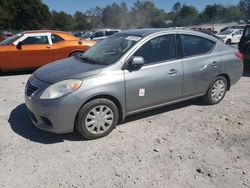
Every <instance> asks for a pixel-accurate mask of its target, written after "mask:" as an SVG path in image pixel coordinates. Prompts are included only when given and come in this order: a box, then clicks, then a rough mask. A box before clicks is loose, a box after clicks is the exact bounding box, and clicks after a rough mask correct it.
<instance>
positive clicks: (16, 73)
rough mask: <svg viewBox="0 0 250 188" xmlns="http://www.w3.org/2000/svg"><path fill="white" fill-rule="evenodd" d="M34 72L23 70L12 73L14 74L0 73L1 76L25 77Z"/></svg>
mask: <svg viewBox="0 0 250 188" xmlns="http://www.w3.org/2000/svg"><path fill="white" fill-rule="evenodd" d="M34 71H35V70H25V71H14V72H0V77H1V76H17V75H26V74H32V73H33V72H34Z"/></svg>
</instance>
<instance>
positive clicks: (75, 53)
mask: <svg viewBox="0 0 250 188" xmlns="http://www.w3.org/2000/svg"><path fill="white" fill-rule="evenodd" d="M81 54H84V52H73V53H72V54H70V55H69V57H75V56H78V55H81Z"/></svg>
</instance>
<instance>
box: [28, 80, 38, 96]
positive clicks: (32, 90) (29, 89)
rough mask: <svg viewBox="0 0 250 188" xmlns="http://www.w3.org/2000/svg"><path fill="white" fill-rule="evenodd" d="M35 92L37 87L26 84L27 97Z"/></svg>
mask: <svg viewBox="0 0 250 188" xmlns="http://www.w3.org/2000/svg"><path fill="white" fill-rule="evenodd" d="M36 90H38V87H36V86H34V85H32V84H31V83H30V82H28V83H27V89H26V95H27V96H28V97H29V96H30V95H32V94H33V93H34V92H35V91H36Z"/></svg>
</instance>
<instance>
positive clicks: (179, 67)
mask: <svg viewBox="0 0 250 188" xmlns="http://www.w3.org/2000/svg"><path fill="white" fill-rule="evenodd" d="M242 59H243V55H242V54H241V53H239V52H238V51H237V50H236V49H234V48H231V47H229V46H226V45H225V44H223V43H222V42H221V41H219V40H217V39H216V38H214V37H211V36H209V35H206V34H203V33H200V32H195V31H192V30H187V29H138V30H128V31H124V32H121V33H118V34H114V35H112V36H110V37H108V38H106V39H104V40H102V41H101V42H99V43H97V44H96V45H95V46H93V47H92V48H90V49H89V50H88V51H87V52H86V53H84V54H83V55H78V56H76V57H71V58H68V59H64V60H60V61H57V62H54V63H52V64H48V65H46V66H44V67H42V68H40V69H38V70H37V71H35V72H34V74H33V75H32V76H31V77H30V78H29V80H28V82H27V85H26V89H25V101H26V106H27V108H28V109H29V114H30V117H31V119H32V121H33V123H34V124H35V126H37V127H38V128H40V129H43V130H46V131H50V132H55V133H69V132H73V130H74V128H75V127H76V128H77V129H78V131H79V132H80V133H81V135H82V136H83V137H85V138H87V139H95V138H100V137H103V136H106V135H108V134H109V133H110V132H111V131H112V130H113V129H114V127H115V126H116V124H117V123H118V122H119V121H122V120H124V118H125V117H126V116H127V115H131V114H134V113H137V112H141V111H145V110H149V109H152V108H156V107H160V106H163V105H167V104H170V103H176V102H181V101H184V100H188V99H191V98H195V97H203V99H204V101H205V102H206V103H207V104H217V103H219V102H220V101H221V100H222V99H223V98H224V96H225V94H226V91H228V90H229V89H230V87H231V86H232V85H233V84H235V83H236V82H237V81H238V80H239V79H240V77H241V75H242V72H243V63H242Z"/></svg>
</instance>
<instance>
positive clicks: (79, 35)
mask: <svg viewBox="0 0 250 188" xmlns="http://www.w3.org/2000/svg"><path fill="white" fill-rule="evenodd" d="M72 33H73V35H74V36H75V37H79V38H81V36H82V35H84V33H86V31H75V32H72Z"/></svg>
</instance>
